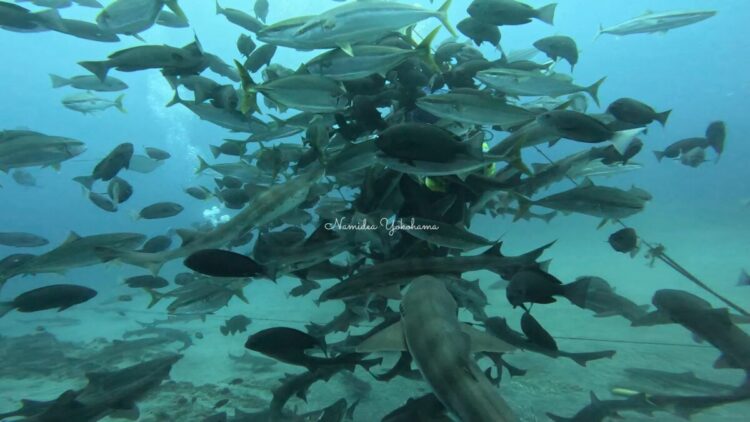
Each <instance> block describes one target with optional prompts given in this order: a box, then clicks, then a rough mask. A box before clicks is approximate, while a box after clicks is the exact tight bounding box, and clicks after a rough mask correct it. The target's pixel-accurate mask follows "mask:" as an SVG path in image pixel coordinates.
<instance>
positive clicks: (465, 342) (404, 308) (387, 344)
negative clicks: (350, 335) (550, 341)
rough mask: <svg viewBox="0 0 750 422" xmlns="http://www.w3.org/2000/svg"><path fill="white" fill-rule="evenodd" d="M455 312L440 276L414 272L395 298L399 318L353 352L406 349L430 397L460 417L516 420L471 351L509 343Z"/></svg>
mask: <svg viewBox="0 0 750 422" xmlns="http://www.w3.org/2000/svg"><path fill="white" fill-rule="evenodd" d="M457 312H458V305H456V301H455V300H454V299H453V297H452V296H451V294H450V293H449V292H448V290H447V289H446V287H445V284H444V283H443V281H442V280H441V279H439V278H435V277H431V276H422V277H418V278H416V279H415V280H413V281H412V282H411V283H410V287H409V290H408V292H407V293H406V296H404V299H403V301H402V302H401V321H400V322H397V323H396V324H394V325H391V326H390V327H388V328H385V329H384V330H382V331H380V332H379V333H377V334H375V335H373V336H372V337H370V338H368V339H367V340H365V341H363V342H362V343H360V345H359V346H357V351H360V352H375V351H407V352H409V353H410V354H411V356H412V358H413V359H414V362H415V363H416V365H417V367H418V368H419V370H420V372H421V373H422V375H423V377H424V380H425V381H426V382H427V384H428V385H429V386H430V388H431V389H432V391H433V393H435V396H437V398H438V399H439V400H440V402H441V403H443V405H445V407H446V408H447V409H448V410H449V411H450V412H451V413H453V414H454V415H455V416H456V417H458V418H459V419H460V420H462V421H475V422H480V421H493V422H509V421H517V420H518V417H517V416H516V415H515V414H514V413H513V411H512V410H511V409H510V407H509V406H508V404H507V403H506V402H505V400H504V399H503V397H502V396H501V395H500V392H499V391H498V390H497V389H496V388H495V387H493V386H492V385H491V384H490V382H489V380H488V379H487V377H486V376H485V375H484V374H483V373H482V371H481V369H479V366H477V364H476V362H475V361H474V357H473V356H472V353H476V352H480V351H489V352H498V353H502V352H509V351H512V350H513V349H515V347H513V346H511V345H509V344H507V343H505V342H503V341H501V340H499V339H497V338H494V337H492V336H490V335H489V334H487V333H485V332H482V331H479V330H476V329H474V328H472V327H470V326H468V325H465V324H461V323H460V322H459V321H458V318H457Z"/></svg>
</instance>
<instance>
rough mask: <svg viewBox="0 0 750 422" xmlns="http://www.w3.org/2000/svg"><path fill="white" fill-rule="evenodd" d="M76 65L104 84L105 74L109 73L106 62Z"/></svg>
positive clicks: (89, 62)
mask: <svg viewBox="0 0 750 422" xmlns="http://www.w3.org/2000/svg"><path fill="white" fill-rule="evenodd" d="M78 64H79V65H81V66H83V68H84V69H86V70H88V71H89V72H91V73H93V74H94V75H96V77H97V78H99V80H100V81H102V82H104V80H105V79H107V73H108V72H109V62H108V61H100V62H94V61H88V62H78Z"/></svg>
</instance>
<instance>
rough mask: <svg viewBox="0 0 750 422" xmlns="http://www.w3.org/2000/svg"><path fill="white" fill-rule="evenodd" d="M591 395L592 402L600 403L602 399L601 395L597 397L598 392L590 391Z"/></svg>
mask: <svg viewBox="0 0 750 422" xmlns="http://www.w3.org/2000/svg"><path fill="white" fill-rule="evenodd" d="M589 397H590V398H591V403H592V404H598V403H599V402H600V401H601V400H599V397H596V394H595V393H594V392H593V391H590V392H589Z"/></svg>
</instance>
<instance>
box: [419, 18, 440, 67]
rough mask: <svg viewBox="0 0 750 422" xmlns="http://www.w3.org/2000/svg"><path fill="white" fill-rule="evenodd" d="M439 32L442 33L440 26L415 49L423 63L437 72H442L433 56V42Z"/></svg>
mask: <svg viewBox="0 0 750 422" xmlns="http://www.w3.org/2000/svg"><path fill="white" fill-rule="evenodd" d="M438 32H440V27H439V26H438V27H437V28H435V29H433V30H432V32H430V33H429V34H427V36H426V37H425V38H424V39H423V40H422V41H421V42H420V43H419V45H418V46H417V47H416V49H415V51H416V52H417V55H418V56H419V57H420V58H421V59H422V61H423V62H425V63H426V64H427V65H428V66H429V67H430V68H432V70H435V71H440V66H438V64H437V62H435V56H433V55H432V42H433V41H434V40H435V37H436V36H437V34H438Z"/></svg>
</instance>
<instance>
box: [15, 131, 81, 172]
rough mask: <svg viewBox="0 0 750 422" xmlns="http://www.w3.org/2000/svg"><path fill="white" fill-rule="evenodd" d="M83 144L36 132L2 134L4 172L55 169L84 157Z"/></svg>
mask: <svg viewBox="0 0 750 422" xmlns="http://www.w3.org/2000/svg"><path fill="white" fill-rule="evenodd" d="M85 150H86V147H85V146H84V144H83V142H81V141H77V140H75V139H71V138H64V137H61V136H49V135H45V134H43V133H39V132H33V131H18V130H6V131H0V171H4V172H6V173H7V172H8V171H9V170H12V169H14V168H23V167H36V166H43V167H47V166H51V167H54V168H58V169H59V168H60V163H62V162H63V161H66V160H69V159H71V158H73V157H76V156H78V155H80V154H82V153H83V152H84V151H85Z"/></svg>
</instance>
